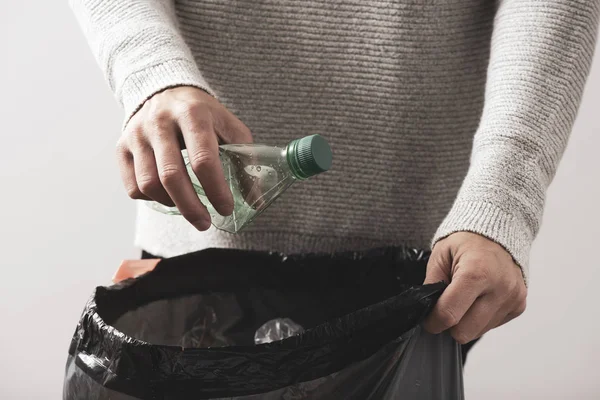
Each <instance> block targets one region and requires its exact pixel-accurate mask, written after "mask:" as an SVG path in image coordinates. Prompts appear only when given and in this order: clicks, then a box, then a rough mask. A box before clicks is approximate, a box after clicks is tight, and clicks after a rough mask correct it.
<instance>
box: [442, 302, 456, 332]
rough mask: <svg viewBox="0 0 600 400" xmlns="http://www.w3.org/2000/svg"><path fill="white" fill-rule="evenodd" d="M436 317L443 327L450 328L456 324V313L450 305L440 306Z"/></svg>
mask: <svg viewBox="0 0 600 400" xmlns="http://www.w3.org/2000/svg"><path fill="white" fill-rule="evenodd" d="M438 319H439V321H440V323H441V324H442V325H443V326H444V327H445V328H450V327H452V326H455V325H456V324H458V318H457V316H456V313H455V312H454V311H453V310H452V309H451V308H450V307H443V308H440V309H439V311H438Z"/></svg>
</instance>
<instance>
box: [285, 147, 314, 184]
mask: <svg viewBox="0 0 600 400" xmlns="http://www.w3.org/2000/svg"><path fill="white" fill-rule="evenodd" d="M297 147H298V141H297V140H294V141H292V142H290V143H289V144H288V145H287V146H286V148H285V150H284V155H285V159H286V161H287V164H288V167H289V169H290V172H291V173H292V175H293V177H294V178H296V179H298V180H305V179H308V178H309V175H307V174H305V173H304V172H302V169H301V168H300V162H299V160H298V151H297Z"/></svg>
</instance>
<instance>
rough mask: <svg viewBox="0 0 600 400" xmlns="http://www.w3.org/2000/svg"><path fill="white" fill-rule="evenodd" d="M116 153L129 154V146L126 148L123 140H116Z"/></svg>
mask: <svg viewBox="0 0 600 400" xmlns="http://www.w3.org/2000/svg"><path fill="white" fill-rule="evenodd" d="M116 151H117V154H118V155H126V154H129V146H127V141H126V140H125V138H123V137H121V138H119V140H117V147H116Z"/></svg>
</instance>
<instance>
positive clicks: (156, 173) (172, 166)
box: [117, 86, 252, 230]
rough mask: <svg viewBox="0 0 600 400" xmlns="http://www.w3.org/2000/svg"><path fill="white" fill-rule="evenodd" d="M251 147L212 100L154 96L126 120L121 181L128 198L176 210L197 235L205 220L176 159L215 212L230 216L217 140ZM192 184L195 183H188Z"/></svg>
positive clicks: (182, 92) (184, 93)
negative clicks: (185, 154)
mask: <svg viewBox="0 0 600 400" xmlns="http://www.w3.org/2000/svg"><path fill="white" fill-rule="evenodd" d="M220 139H223V142H225V143H251V142H252V135H251V133H250V130H249V129H248V128H247V127H246V126H245V125H244V124H243V123H242V122H241V121H240V120H239V119H238V118H236V117H235V116H234V115H233V114H232V113H230V112H229V111H228V110H227V109H226V108H225V107H224V106H223V105H221V104H220V103H219V102H218V101H217V100H216V99H214V98H212V97H211V96H209V95H208V94H206V93H205V92H203V91H201V90H199V89H196V88H192V87H184V86H182V87H177V88H172V89H167V90H165V91H163V92H160V93H157V94H155V95H154V96H152V98H150V99H149V100H148V101H146V103H144V105H143V106H142V108H141V109H140V110H138V112H137V113H136V114H135V115H134V116H133V117H132V118H131V120H130V121H129V123H128V127H127V129H126V131H125V132H124V134H123V137H122V138H121V139H120V140H119V144H118V148H117V156H118V162H119V166H120V168H119V169H120V171H121V178H122V180H123V183H124V185H125V188H126V190H127V193H128V194H129V196H130V197H131V198H134V199H144V200H153V201H157V202H160V203H162V204H164V205H166V206H173V205H174V206H176V207H177V208H178V210H179V212H180V213H181V214H182V215H183V216H184V217H185V218H186V219H187V220H188V221H190V222H191V223H192V224H193V225H194V226H195V227H196V228H197V229H199V230H206V229H208V228H209V227H210V223H211V220H210V215H209V213H208V210H207V209H206V207H204V205H203V204H202V203H201V201H200V199H199V197H198V194H197V193H196V191H195V189H194V187H193V185H192V181H191V179H190V176H189V175H188V173H189V172H188V170H187V168H186V166H185V164H184V161H183V157H182V155H181V148H182V147H184V145H185V147H186V148H187V152H188V155H189V160H190V163H191V166H192V169H193V171H194V173H195V174H196V176H197V177H198V180H199V181H200V184H201V185H202V187H203V189H204V192H205V194H206V196H207V198H208V201H209V202H210V203H211V204H212V205H213V206H214V208H215V209H216V211H217V212H219V213H220V214H222V215H230V214H231V213H232V212H233V196H232V194H231V191H230V188H229V186H228V183H227V181H226V180H225V174H224V171H223V169H222V166H221V160H220V157H219V140H220ZM194 181H195V178H194Z"/></svg>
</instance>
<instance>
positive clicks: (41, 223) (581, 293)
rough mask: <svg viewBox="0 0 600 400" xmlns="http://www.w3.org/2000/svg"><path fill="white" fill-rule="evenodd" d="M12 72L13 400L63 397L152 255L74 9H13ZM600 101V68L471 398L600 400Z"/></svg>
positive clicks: (3, 311) (4, 195) (6, 356)
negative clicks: (127, 267) (522, 303)
mask: <svg viewBox="0 0 600 400" xmlns="http://www.w3.org/2000/svg"><path fill="white" fill-rule="evenodd" d="M598 56H600V51H599V52H598ZM0 61H1V62H0V134H1V135H2V141H1V142H0V183H1V189H0V190H1V192H0V193H1V195H0V202H1V203H0V265H1V272H2V275H1V277H0V335H1V336H0V399H6V400H12V399H28V400H33V399H45V400H46V399H59V398H61V391H62V378H63V372H64V371H63V368H64V362H65V358H66V354H67V348H68V345H69V341H70V338H71V336H72V334H73V332H74V329H75V325H76V322H77V320H78V318H79V314H80V312H81V310H82V308H83V306H84V304H85V301H86V300H87V298H88V296H89V295H90V293H91V292H92V290H93V288H94V287H95V286H96V285H100V284H107V283H108V282H109V279H110V278H111V276H112V274H113V272H114V270H115V268H116V267H117V265H118V264H119V262H120V261H121V260H122V259H124V258H129V257H137V256H138V251H137V250H136V249H134V248H133V246H132V238H133V228H134V217H135V215H134V204H133V202H131V201H129V200H128V199H127V198H126V196H125V194H124V191H123V190H122V188H121V183H120V180H119V175H118V171H117V168H116V162H115V159H114V147H115V142H116V139H117V137H118V135H119V131H120V126H121V118H122V114H121V111H120V109H119V108H118V106H117V104H116V102H115V100H114V99H113V97H112V94H111V93H110V92H109V90H108V88H107V86H106V84H105V82H104V80H103V78H102V75H101V73H100V71H99V69H98V67H97V66H96V64H95V61H94V60H93V58H92V56H91V53H90V51H89V50H88V47H87V44H86V43H85V41H84V39H83V35H82V33H81V32H80V30H79V27H78V26H77V24H76V22H75V19H74V17H73V16H72V14H71V12H70V9H69V7H68V5H67V1H60V2H56V1H35V2H18V1H2V2H0ZM599 103H600V60H599V59H598V57H597V60H596V63H595V64H594V67H593V72H592V74H591V77H590V79H589V83H588V85H587V90H586V94H585V98H584V101H583V105H582V107H581V110H580V113H579V118H578V120H577V123H576V126H575V129H574V133H573V136H572V140H571V142H570V145H569V147H568V150H567V152H566V154H565V156H564V158H563V161H562V163H561V165H560V168H559V170H558V173H557V176H556V178H555V180H554V183H553V184H552V186H551V188H550V190H549V194H548V201H547V205H546V212H545V218H544V222H543V226H542V230H541V233H540V234H539V237H538V239H537V241H536V243H535V246H534V250H533V254H532V259H531V271H532V273H531V288H530V293H529V307H528V310H527V311H526V313H525V314H524V315H523V316H522V317H521V318H520V319H518V320H516V321H514V322H512V323H510V324H509V325H508V326H505V327H502V328H500V329H498V330H496V331H494V332H492V333H490V334H489V335H487V336H486V337H485V339H484V340H483V341H482V342H481V343H480V344H478V345H477V346H476V347H475V348H474V350H473V352H472V353H471V355H470V359H469V362H468V363H467V367H466V372H465V379H466V392H467V398H468V399H489V400H494V399H600V340H599V338H598V336H599V330H600V323H599V322H598V319H599V318H600V313H599V312H598V304H600V302H599V298H600V261H599V257H598V251H599V247H600V244H599V243H598V239H600V207H599V205H600V201H599V197H600V167H599V159H600V155H599V153H600V107H599V106H598V104H599Z"/></svg>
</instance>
